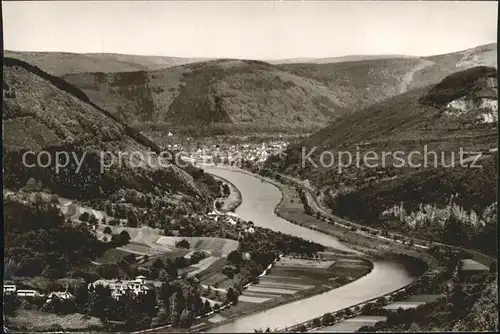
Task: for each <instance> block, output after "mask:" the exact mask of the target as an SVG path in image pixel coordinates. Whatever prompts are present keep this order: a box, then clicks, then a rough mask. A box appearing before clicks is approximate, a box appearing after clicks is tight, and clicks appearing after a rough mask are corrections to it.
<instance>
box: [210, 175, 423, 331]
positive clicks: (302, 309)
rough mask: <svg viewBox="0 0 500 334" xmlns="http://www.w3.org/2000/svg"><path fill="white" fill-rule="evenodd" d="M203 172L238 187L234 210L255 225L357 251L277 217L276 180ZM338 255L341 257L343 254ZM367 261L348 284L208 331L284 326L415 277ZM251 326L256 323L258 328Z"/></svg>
mask: <svg viewBox="0 0 500 334" xmlns="http://www.w3.org/2000/svg"><path fill="white" fill-rule="evenodd" d="M205 170H206V171H208V172H210V173H217V175H218V176H221V177H223V178H226V179H229V180H230V181H231V182H233V183H234V184H235V186H236V187H238V189H240V191H241V193H242V196H243V199H244V201H243V203H242V205H241V206H240V207H239V208H238V210H237V212H236V213H237V214H238V216H240V217H242V218H243V219H245V220H252V221H254V223H255V224H256V225H258V224H263V225H262V227H266V228H270V229H273V230H277V231H280V232H282V233H286V234H290V235H295V236H300V237H302V238H305V239H307V240H310V241H314V242H317V243H320V244H323V245H325V246H327V247H332V248H335V249H340V250H342V251H345V252H349V253H352V252H354V253H358V254H359V253H361V252H359V251H356V250H353V249H352V248H350V247H348V246H346V245H344V244H342V243H341V242H339V241H338V240H337V239H336V238H334V237H332V236H329V235H326V234H324V233H320V232H317V231H313V230H311V229H308V228H304V227H301V226H299V225H297V224H292V223H290V222H289V221H286V220H284V219H283V218H281V217H279V216H278V215H277V213H280V214H281V210H280V208H283V207H286V205H284V203H285V202H284V200H283V198H284V196H282V193H281V190H280V188H279V187H278V186H279V184H278V183H277V182H276V181H271V182H267V181H268V180H266V179H265V178H263V177H259V176H256V175H253V174H251V173H248V172H246V171H241V170H235V169H234V168H229V167H226V168H216V167H211V166H208V167H207V168H205ZM264 181H266V182H264ZM296 204H297V203H296ZM344 256H346V255H345V253H344ZM350 256H352V255H350ZM373 263H374V268H373V270H372V271H371V272H370V273H369V274H368V275H365V276H363V277H361V278H359V279H358V280H355V281H353V282H351V283H349V284H345V285H342V286H341V287H339V288H337V289H333V290H330V291H327V292H324V293H322V294H318V295H315V296H312V297H308V298H303V299H300V300H297V301H294V302H289V303H286V304H284V305H281V306H277V307H274V308H271V309H269V310H266V311H261V312H258V313H255V314H252V315H248V316H244V317H239V318H237V319H235V320H234V321H231V322H229V323H228V324H223V325H221V324H220V323H219V324H217V326H215V328H213V329H212V330H210V331H211V332H252V331H253V330H254V329H255V328H262V327H263V328H267V327H270V328H282V327H285V326H290V325H293V324H295V323H301V322H303V321H305V320H307V319H312V318H315V317H317V316H321V315H323V314H324V313H326V312H332V311H335V310H337V309H342V308H345V307H347V306H349V305H353V304H356V303H358V302H361V301H364V300H368V299H371V298H376V297H378V296H380V295H384V294H385V293H389V292H391V291H394V290H396V289H398V288H401V287H403V286H406V285H407V284H408V283H410V282H412V281H413V280H414V279H415V277H413V276H412V275H409V274H408V273H407V272H406V270H405V269H404V266H403V265H401V264H398V263H394V262H389V261H385V260H376V261H374V262H373ZM291 275H293V274H291ZM257 324H259V326H258V327H257Z"/></svg>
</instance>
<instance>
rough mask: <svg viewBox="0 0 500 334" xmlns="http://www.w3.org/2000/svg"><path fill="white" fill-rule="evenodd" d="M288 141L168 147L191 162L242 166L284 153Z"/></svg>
mask: <svg viewBox="0 0 500 334" xmlns="http://www.w3.org/2000/svg"><path fill="white" fill-rule="evenodd" d="M288 145H289V143H288V142H287V141H283V140H278V141H268V142H266V141H265V142H261V143H254V142H247V143H238V144H228V143H219V144H203V145H192V144H189V143H186V144H168V145H166V148H167V149H168V150H171V151H172V152H174V153H176V154H180V155H181V156H182V158H183V159H185V160H186V161H189V162H191V163H203V164H227V165H237V166H241V165H242V164H243V163H245V162H247V161H248V162H252V163H257V164H259V163H263V162H264V161H266V160H267V159H268V158H269V157H270V156H273V155H277V154H283V152H284V151H285V150H286V148H287V147H288Z"/></svg>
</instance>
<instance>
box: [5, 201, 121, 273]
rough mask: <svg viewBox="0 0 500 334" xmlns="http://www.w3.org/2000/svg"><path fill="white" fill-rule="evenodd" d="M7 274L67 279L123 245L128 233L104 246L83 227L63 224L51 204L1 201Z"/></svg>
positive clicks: (56, 209) (58, 213)
mask: <svg viewBox="0 0 500 334" xmlns="http://www.w3.org/2000/svg"><path fill="white" fill-rule="evenodd" d="M4 235H5V259H6V263H7V266H6V273H7V274H8V275H15V276H38V275H42V276H45V277H48V278H60V277H65V276H67V275H68V274H69V273H70V272H72V271H74V270H75V269H77V268H78V267H80V266H84V265H86V264H88V263H89V262H90V260H91V259H93V258H96V257H97V256H99V255H101V254H102V253H103V252H104V251H105V250H107V249H109V248H111V247H116V246H120V245H124V244H126V243H128V241H129V240H130V236H129V235H128V233H126V232H125V233H120V234H119V235H114V236H113V237H112V242H110V243H103V242H101V241H99V240H97V239H96V237H95V236H94V235H93V234H92V233H91V232H90V231H89V230H88V229H87V228H86V227H84V226H74V225H73V224H71V222H66V221H65V219H64V216H63V215H62V214H61V211H60V210H59V208H57V207H56V206H54V205H53V204H51V203H36V204H27V203H22V202H18V201H14V200H8V199H7V200H5V202H4Z"/></svg>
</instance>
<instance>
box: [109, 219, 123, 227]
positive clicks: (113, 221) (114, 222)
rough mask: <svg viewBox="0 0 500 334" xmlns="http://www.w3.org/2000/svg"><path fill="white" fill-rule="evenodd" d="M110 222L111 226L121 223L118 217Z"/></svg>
mask: <svg viewBox="0 0 500 334" xmlns="http://www.w3.org/2000/svg"><path fill="white" fill-rule="evenodd" d="M108 224H109V225H111V226H116V225H120V221H119V220H118V219H111V220H110V221H109V223H108Z"/></svg>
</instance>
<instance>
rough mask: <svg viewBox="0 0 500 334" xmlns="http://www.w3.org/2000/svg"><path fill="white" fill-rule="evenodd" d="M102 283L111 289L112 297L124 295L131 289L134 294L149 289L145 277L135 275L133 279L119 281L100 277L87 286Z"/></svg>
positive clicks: (136, 294)
mask: <svg viewBox="0 0 500 334" xmlns="http://www.w3.org/2000/svg"><path fill="white" fill-rule="evenodd" d="M97 285H102V286H104V287H109V288H110V289H111V296H113V297H114V298H119V297H120V296H122V295H124V294H125V293H126V292H127V291H131V292H132V293H133V294H134V295H135V296H138V295H140V294H144V293H146V292H148V291H149V290H150V288H149V287H148V286H146V277H144V276H137V277H136V278H135V279H134V280H131V281H121V280H119V279H117V280H105V279H100V280H97V281H95V282H94V283H90V284H89V288H90V287H91V286H94V287H95V286H97Z"/></svg>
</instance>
